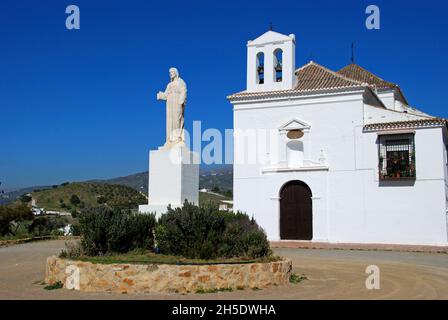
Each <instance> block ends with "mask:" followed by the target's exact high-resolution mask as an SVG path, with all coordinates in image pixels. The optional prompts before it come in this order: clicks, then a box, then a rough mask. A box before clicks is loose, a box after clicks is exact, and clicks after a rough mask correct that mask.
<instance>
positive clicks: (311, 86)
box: [227, 61, 368, 100]
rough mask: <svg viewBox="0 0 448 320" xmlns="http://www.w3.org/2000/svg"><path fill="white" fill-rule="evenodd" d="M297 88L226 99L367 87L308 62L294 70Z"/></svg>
mask: <svg viewBox="0 0 448 320" xmlns="http://www.w3.org/2000/svg"><path fill="white" fill-rule="evenodd" d="M296 76H297V86H296V87H295V88H294V89H291V90H277V91H260V92H247V91H242V92H239V93H235V94H233V95H230V96H228V97H227V99H229V100H238V99H245V98H246V99H247V98H260V97H265V96H268V97H269V96H280V95H300V94H305V93H312V92H317V91H327V90H337V89H356V88H362V87H367V86H368V84H367V83H363V82H361V81H357V80H354V79H350V78H347V77H345V76H343V75H341V74H338V73H336V72H334V71H331V70H329V69H327V68H325V67H323V66H321V65H320V64H317V63H315V62H313V61H310V62H309V63H307V64H306V65H304V66H303V67H301V68H299V69H297V70H296Z"/></svg>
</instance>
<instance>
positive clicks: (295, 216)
mask: <svg viewBox="0 0 448 320" xmlns="http://www.w3.org/2000/svg"><path fill="white" fill-rule="evenodd" d="M311 197H312V194H311V189H310V188H309V187H308V185H307V184H306V183H304V182H302V181H290V182H288V183H286V184H285V185H284V186H283V187H282V188H281V190H280V238H281V239H282V240H311V239H312V238H313V204H312V199H311Z"/></svg>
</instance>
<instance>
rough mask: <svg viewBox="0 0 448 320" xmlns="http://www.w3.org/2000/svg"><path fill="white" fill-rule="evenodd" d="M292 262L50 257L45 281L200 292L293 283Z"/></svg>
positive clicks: (99, 288)
mask: <svg viewBox="0 0 448 320" xmlns="http://www.w3.org/2000/svg"><path fill="white" fill-rule="evenodd" d="M291 269H292V262H291V260H289V259H283V260H280V261H275V262H266V263H249V264H214V265H167V264H158V265H156V264H144V265H143V264H95V263H91V262H84V261H74V260H68V259H61V258H57V257H49V258H47V265H46V272H45V282H46V283H47V284H49V285H52V284H55V283H58V282H60V283H62V284H63V286H64V288H66V289H74V290H80V291H97V292H121V293H131V292H132V293H149V292H160V293H199V292H203V293H206V292H215V291H219V290H222V291H230V290H242V289H245V288H266V287H269V286H272V285H283V284H286V283H288V282H289V277H290V274H291Z"/></svg>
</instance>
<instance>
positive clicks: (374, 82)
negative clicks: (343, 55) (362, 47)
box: [337, 63, 398, 89]
mask: <svg viewBox="0 0 448 320" xmlns="http://www.w3.org/2000/svg"><path fill="white" fill-rule="evenodd" d="M337 73H338V74H340V75H343V76H346V77H348V78H350V79H354V80H357V81H361V82H366V83H368V84H369V85H371V86H375V87H376V88H378V89H394V88H396V87H398V86H397V85H396V84H395V83H392V82H388V81H385V80H383V79H381V78H380V77H378V76H376V75H374V74H373V73H371V72H370V71H367V70H366V69H364V68H362V67H360V66H358V65H357V64H354V63H352V64H349V65H348V66H346V67H344V68H342V69H341V70H339V71H338V72H337Z"/></svg>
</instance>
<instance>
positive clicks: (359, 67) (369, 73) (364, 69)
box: [336, 63, 400, 88]
mask: <svg viewBox="0 0 448 320" xmlns="http://www.w3.org/2000/svg"><path fill="white" fill-rule="evenodd" d="M351 67H354V68H357V69H360V70H361V71H363V72H365V73H367V74H368V75H371V76H373V77H375V78H377V79H378V80H380V81H382V82H384V83H385V84H387V85H389V86H391V87H398V88H399V87H400V86H399V85H398V84H396V83H393V82H390V81H387V80H384V79H383V78H381V77H379V76H377V75H376V74H374V73H373V72H371V71H369V70H367V69H366V68H363V67H361V66H360V65H359V64H356V63H351V64H349V65H346V66H345V67H343V68H342V69H340V70H338V71H337V72H336V73H338V74H340V73H341V72H344V70H348V69H349V68H351ZM349 78H350V77H349ZM372 85H373V86H375V84H372Z"/></svg>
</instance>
